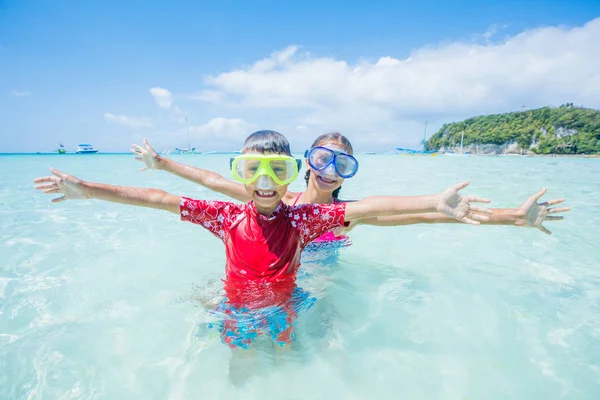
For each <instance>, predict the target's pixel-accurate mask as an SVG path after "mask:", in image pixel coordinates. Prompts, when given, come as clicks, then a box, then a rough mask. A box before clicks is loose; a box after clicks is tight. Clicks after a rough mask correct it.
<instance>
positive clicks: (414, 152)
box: [396, 147, 437, 156]
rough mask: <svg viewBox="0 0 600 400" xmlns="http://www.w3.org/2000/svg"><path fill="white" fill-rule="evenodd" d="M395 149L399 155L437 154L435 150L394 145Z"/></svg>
mask: <svg viewBox="0 0 600 400" xmlns="http://www.w3.org/2000/svg"><path fill="white" fill-rule="evenodd" d="M396 150H398V153H399V154H400V155H401V156H437V151H429V150H413V149H404V148H402V147H396Z"/></svg>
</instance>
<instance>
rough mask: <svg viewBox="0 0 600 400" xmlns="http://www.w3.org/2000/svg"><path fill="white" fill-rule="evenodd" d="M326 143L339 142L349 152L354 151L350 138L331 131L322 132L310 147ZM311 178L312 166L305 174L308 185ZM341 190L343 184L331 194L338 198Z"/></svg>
mask: <svg viewBox="0 0 600 400" xmlns="http://www.w3.org/2000/svg"><path fill="white" fill-rule="evenodd" d="M325 143H339V144H341V145H342V146H344V147H345V148H346V149H347V150H348V153H349V154H352V153H354V150H353V149H352V144H351V143H350V141H349V140H348V138H347V137H346V136H344V135H342V134H341V133H339V132H329V133H324V134H322V135H321V136H319V137H318V138H316V139H315V141H314V142H313V144H312V145H311V146H310V148H311V149H313V148H315V147H317V146H320V145H322V144H325ZM309 179H310V168H309V169H308V170H307V171H306V175H304V180H305V181H306V184H307V185H308V180H309ZM340 190H342V187H341V186H340V187H339V188H337V189H335V190H334V191H333V193H331V196H332V197H333V198H335V199H337V198H338V196H339V194H340Z"/></svg>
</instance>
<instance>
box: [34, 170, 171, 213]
mask: <svg viewBox="0 0 600 400" xmlns="http://www.w3.org/2000/svg"><path fill="white" fill-rule="evenodd" d="M50 171H51V172H52V174H53V176H46V177H43V178H37V179H35V180H34V181H33V182H34V183H35V184H36V185H37V186H36V187H35V188H36V189H37V190H42V191H43V192H44V193H48V194H54V193H56V194H62V196H60V197H57V198H55V199H52V202H53V203H58V202H61V201H65V200H86V199H98V200H104V201H110V202H113V203H121V204H128V205H132V206H138V207H149V208H156V209H159V210H165V211H169V212H172V213H174V214H179V203H180V202H181V197H179V196H174V195H172V194H169V193H167V192H165V191H163V190H158V189H148V188H134V187H128V186H113V185H105V184H103V183H94V182H86V181H82V180H81V179H79V178H76V177H74V176H72V175H68V174H65V173H64V172H61V171H59V170H56V169H51V170H50Z"/></svg>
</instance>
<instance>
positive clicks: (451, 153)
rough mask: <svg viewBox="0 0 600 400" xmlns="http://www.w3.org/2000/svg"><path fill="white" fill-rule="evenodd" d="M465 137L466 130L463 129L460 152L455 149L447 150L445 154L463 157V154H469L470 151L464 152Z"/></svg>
mask: <svg viewBox="0 0 600 400" xmlns="http://www.w3.org/2000/svg"><path fill="white" fill-rule="evenodd" d="M464 138H465V131H462V133H461V135H460V153H455V152H453V151H446V152H444V155H446V156H453V157H462V156H468V155H469V152H468V151H467V152H466V153H464V152H463V140H464Z"/></svg>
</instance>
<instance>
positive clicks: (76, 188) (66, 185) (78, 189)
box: [33, 168, 90, 203]
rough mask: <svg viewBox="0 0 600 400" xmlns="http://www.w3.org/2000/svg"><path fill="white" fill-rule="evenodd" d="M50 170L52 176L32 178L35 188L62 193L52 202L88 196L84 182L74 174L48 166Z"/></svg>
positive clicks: (49, 192) (46, 191) (50, 192)
mask: <svg viewBox="0 0 600 400" xmlns="http://www.w3.org/2000/svg"><path fill="white" fill-rule="evenodd" d="M50 172H52V173H53V174H54V176H46V177H43V178H37V179H34V181H33V183H35V184H36V185H37V186H36V187H35V188H36V190H42V191H43V192H44V193H48V194H53V193H62V194H63V195H62V196H61V197H57V198H55V199H52V202H53V203H58V202H61V201H65V200H81V199H89V198H90V196H89V194H88V193H87V192H86V188H85V182H84V181H82V180H81V179H79V178H76V177H74V176H71V175H68V174H65V173H64V172H61V171H59V170H57V169H54V168H50Z"/></svg>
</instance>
